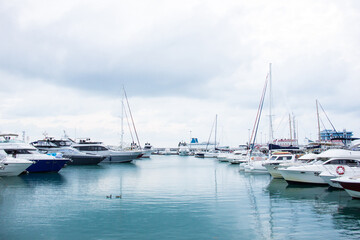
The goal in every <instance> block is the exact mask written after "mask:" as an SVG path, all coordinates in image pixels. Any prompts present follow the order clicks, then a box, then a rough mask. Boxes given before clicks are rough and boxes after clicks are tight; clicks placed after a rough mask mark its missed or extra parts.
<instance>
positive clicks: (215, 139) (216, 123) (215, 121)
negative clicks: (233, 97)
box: [214, 114, 217, 150]
mask: <svg viewBox="0 0 360 240" xmlns="http://www.w3.org/2000/svg"><path fill="white" fill-rule="evenodd" d="M216 133H217V114H216V115H215V145H214V150H216Z"/></svg>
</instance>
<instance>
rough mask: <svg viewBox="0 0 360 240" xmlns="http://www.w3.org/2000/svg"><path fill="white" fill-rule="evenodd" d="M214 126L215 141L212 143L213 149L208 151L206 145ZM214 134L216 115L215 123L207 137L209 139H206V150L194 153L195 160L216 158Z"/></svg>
mask: <svg viewBox="0 0 360 240" xmlns="http://www.w3.org/2000/svg"><path fill="white" fill-rule="evenodd" d="M214 126H215V134H214V135H215V141H214V149H209V150H208V145H209V143H210V138H211V135H212V130H213V128H214ZM216 133H217V114H216V115H215V122H214V124H213V126H212V128H211V131H210V136H209V139H208V142H207V145H206V148H205V151H199V152H196V153H195V157H197V158H216V157H217V156H218V154H219V153H218V151H217V150H216V146H217V145H216Z"/></svg>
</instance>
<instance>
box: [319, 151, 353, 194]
mask: <svg viewBox="0 0 360 240" xmlns="http://www.w3.org/2000/svg"><path fill="white" fill-rule="evenodd" d="M333 161H334V162H335V163H336V165H329V166H325V168H326V169H325V170H324V171H322V172H321V173H320V175H319V176H320V177H321V178H322V179H323V180H324V181H325V182H326V183H328V184H329V185H330V186H332V187H334V188H340V189H342V188H343V187H342V186H341V184H340V183H339V182H338V181H333V180H334V179H335V180H336V179H337V178H340V177H352V176H357V175H360V159H341V158H340V159H333ZM335 163H334V164H335Z"/></svg>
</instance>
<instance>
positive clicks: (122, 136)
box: [120, 93, 124, 149]
mask: <svg viewBox="0 0 360 240" xmlns="http://www.w3.org/2000/svg"><path fill="white" fill-rule="evenodd" d="M120 135H121V140H120V149H123V147H124V93H123V94H122V98H121V133H120Z"/></svg>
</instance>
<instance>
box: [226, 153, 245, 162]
mask: <svg viewBox="0 0 360 240" xmlns="http://www.w3.org/2000/svg"><path fill="white" fill-rule="evenodd" d="M247 153H248V150H237V151H234V152H233V153H232V154H229V155H227V160H228V162H229V163H231V164H240V163H245V162H247V158H246V156H247Z"/></svg>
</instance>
